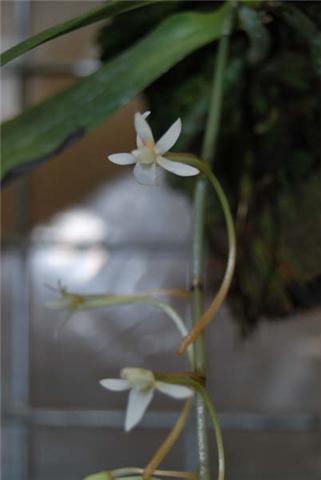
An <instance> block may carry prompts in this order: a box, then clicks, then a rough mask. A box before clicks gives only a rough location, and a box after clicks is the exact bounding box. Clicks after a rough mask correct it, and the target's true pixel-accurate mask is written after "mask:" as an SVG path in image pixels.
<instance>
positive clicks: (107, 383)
mask: <svg viewBox="0 0 321 480" xmlns="http://www.w3.org/2000/svg"><path fill="white" fill-rule="evenodd" d="M99 383H100V385H101V386H102V387H104V388H107V389H108V390H112V391H113V392H121V391H123V390H128V389H129V388H130V385H129V383H128V382H127V380H123V379H121V378H104V379H103V380H100V382H99Z"/></svg>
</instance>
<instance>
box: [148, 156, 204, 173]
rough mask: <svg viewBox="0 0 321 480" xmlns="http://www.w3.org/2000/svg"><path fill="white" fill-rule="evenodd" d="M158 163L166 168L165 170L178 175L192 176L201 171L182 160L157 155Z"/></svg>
mask: <svg viewBox="0 0 321 480" xmlns="http://www.w3.org/2000/svg"><path fill="white" fill-rule="evenodd" d="M157 163H158V165H160V166H161V167H163V168H165V170H168V171H169V172H172V173H175V174H176V175H180V176H181V177H191V176H193V175H197V174H198V173H199V170H198V169H197V168H195V167H192V166H190V165H186V164H185V163H181V162H174V161H173V160H168V159H167V158H165V157H157Z"/></svg>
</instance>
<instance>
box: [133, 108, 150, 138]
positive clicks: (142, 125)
mask: <svg viewBox="0 0 321 480" xmlns="http://www.w3.org/2000/svg"><path fill="white" fill-rule="evenodd" d="M145 113H146V112H145ZM134 123H135V129H136V132H137V135H139V137H140V138H141V140H142V141H143V142H145V141H146V140H149V141H152V142H154V137H153V133H152V130H151V128H150V126H149V125H148V123H147V122H146V120H145V118H144V116H143V115H141V114H140V113H135V120H134Z"/></svg>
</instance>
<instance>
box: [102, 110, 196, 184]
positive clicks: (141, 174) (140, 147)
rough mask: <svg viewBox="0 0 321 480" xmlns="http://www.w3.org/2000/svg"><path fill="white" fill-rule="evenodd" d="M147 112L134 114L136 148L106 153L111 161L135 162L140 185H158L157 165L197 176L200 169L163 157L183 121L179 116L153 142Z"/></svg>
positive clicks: (182, 174)
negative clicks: (156, 140)
mask: <svg viewBox="0 0 321 480" xmlns="http://www.w3.org/2000/svg"><path fill="white" fill-rule="evenodd" d="M149 114H150V112H145V113H143V114H141V113H135V121H134V123H135V129H136V133H137V137H136V142H137V149H135V150H133V151H132V152H130V153H115V154H112V155H108V158H109V160H110V161H111V162H113V163H116V164H117V165H131V164H135V168H134V175H135V178H136V180H137V181H138V183H141V184H143V185H159V183H160V168H159V167H163V168H164V169H165V170H168V171H169V172H172V173H176V175H180V176H182V177H190V176H193V175H197V174H198V173H199V170H198V169H197V168H195V167H192V166H190V165H185V164H183V163H180V162H174V161H173V160H169V159H168V158H166V157H164V155H166V153H167V152H168V151H169V150H170V149H171V148H172V146H173V145H174V144H175V143H176V141H177V139H178V137H179V135H180V133H181V130H182V122H181V119H180V118H178V119H177V120H176V122H174V123H173V125H172V126H171V127H170V128H169V129H168V130H167V132H166V133H164V135H163V136H162V137H161V138H160V139H159V140H158V142H156V143H155V141H154V136H153V132H152V130H151V128H150V126H149V125H148V123H147V121H146V118H147V117H148V115H149Z"/></svg>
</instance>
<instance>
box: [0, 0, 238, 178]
mask: <svg viewBox="0 0 321 480" xmlns="http://www.w3.org/2000/svg"><path fill="white" fill-rule="evenodd" d="M230 12H231V7H230V4H229V2H228V3H226V4H224V5H223V6H222V7H220V8H218V9H216V10H215V11H214V12H211V13H206V14H201V13H190V12H185V13H180V14H177V15H174V16H172V17H170V18H168V19H166V20H165V21H164V22H162V23H161V24H160V25H159V26H158V27H157V28H156V29H155V30H154V31H153V32H152V33H150V34H148V35H147V36H145V37H144V38H143V39H142V40H141V41H139V42H138V43H137V44H135V45H134V46H133V47H131V48H129V49H128V50H126V51H125V52H124V53H122V54H121V55H119V56H118V57H116V58H115V59H114V60H112V61H111V62H109V63H107V64H106V65H104V66H103V67H101V68H100V69H99V70H98V71H97V72H95V73H94V74H93V75H90V76H88V77H87V78H85V79H82V80H80V81H79V82H78V83H77V84H75V85H72V86H71V87H68V88H67V89H65V90H63V91H62V92H60V93H58V94H56V95H54V96H53V97H51V98H49V99H48V100H46V101H44V102H42V103H40V104H38V105H36V106H35V107H33V108H31V109H29V110H27V111H26V112H24V113H23V114H21V115H19V116H18V117H16V118H14V119H12V120H9V121H7V122H6V123H4V124H3V127H2V138H3V141H2V160H3V162H2V171H1V175H2V178H4V177H5V179H6V180H8V179H9V178H11V177H13V176H14V175H16V174H18V173H22V172H23V171H25V170H26V169H28V168H30V167H32V166H34V165H35V164H36V163H38V162H40V161H43V160H46V159H48V158H50V157H52V156H53V155H55V154H57V153H58V152H60V151H61V150H63V149H64V148H65V147H66V146H67V145H68V144H70V143H72V142H74V141H75V140H76V139H78V138H80V137H81V136H83V135H85V134H86V133H87V132H89V131H91V130H93V129H94V128H95V127H97V126H98V125H99V124H100V123H101V122H102V121H103V120H104V119H105V118H106V117H108V116H109V115H110V114H111V113H112V112H114V111H115V110H117V109H118V108H119V107H121V106H123V105H125V104H126V103H127V102H128V101H129V100H130V98H132V97H133V96H134V95H136V94H137V93H138V92H140V91H141V90H143V89H144V88H145V87H146V86H147V85H149V84H150V83H151V82H153V81H154V80H155V79H156V78H158V77H160V76H161V75H162V74H163V73H164V72H166V71H167V70H168V69H169V68H171V67H172V66H173V65H175V64H176V63H177V62H179V61H180V60H182V59H183V58H184V57H185V56H187V55H188V54H189V53H191V52H192V51H194V50H196V49H197V48H199V47H201V46H203V45H205V44H207V43H209V42H211V41H212V40H215V39H217V38H218V37H220V36H221V35H223V34H227V33H228V31H229V28H230V18H231V15H230Z"/></svg>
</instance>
